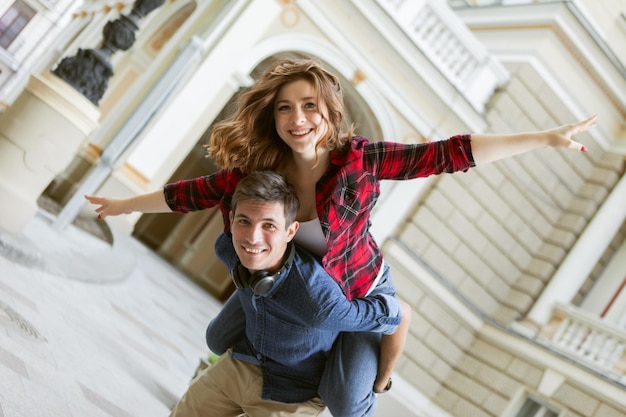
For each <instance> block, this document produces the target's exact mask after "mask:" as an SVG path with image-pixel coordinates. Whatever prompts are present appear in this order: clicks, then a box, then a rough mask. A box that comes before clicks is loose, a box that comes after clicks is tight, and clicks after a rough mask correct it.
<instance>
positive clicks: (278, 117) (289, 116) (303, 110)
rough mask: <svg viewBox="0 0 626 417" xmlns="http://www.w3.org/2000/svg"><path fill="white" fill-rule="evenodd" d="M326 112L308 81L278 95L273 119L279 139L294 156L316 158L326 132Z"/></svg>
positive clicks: (287, 85)
mask: <svg viewBox="0 0 626 417" xmlns="http://www.w3.org/2000/svg"><path fill="white" fill-rule="evenodd" d="M326 113H327V109H326V106H325V104H324V103H320V102H319V99H318V94H317V91H316V90H315V88H314V86H313V84H311V83H310V82H309V81H307V80H296V81H292V82H290V83H287V84H285V85H283V86H282V87H281V88H280V90H279V91H278V94H277V95H276V103H275V107H274V119H275V121H276V131H277V132H278V135H279V136H280V138H281V139H282V140H283V141H284V142H285V143H286V144H287V145H288V146H289V147H290V148H291V150H292V151H293V152H294V153H301V154H310V155H315V144H316V143H317V142H318V141H319V140H320V138H321V137H322V136H323V135H324V134H325V133H326V132H327V130H328V125H327V122H326V117H324V116H326Z"/></svg>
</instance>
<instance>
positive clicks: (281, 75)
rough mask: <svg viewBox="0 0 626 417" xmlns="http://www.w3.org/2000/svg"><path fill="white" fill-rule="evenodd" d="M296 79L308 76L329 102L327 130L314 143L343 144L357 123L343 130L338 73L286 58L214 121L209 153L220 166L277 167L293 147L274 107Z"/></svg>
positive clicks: (248, 169) (330, 147)
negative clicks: (285, 138) (282, 131)
mask: <svg viewBox="0 0 626 417" xmlns="http://www.w3.org/2000/svg"><path fill="white" fill-rule="evenodd" d="M296 80H306V81H309V82H310V83H311V84H312V85H313V87H314V88H315V91H316V92H317V95H318V103H320V107H321V108H323V107H322V106H321V103H323V104H325V106H326V108H327V112H328V114H322V117H323V118H324V119H325V120H326V122H327V124H328V130H327V132H326V134H325V135H324V136H323V137H322V138H320V140H319V141H318V142H317V144H316V145H315V148H316V150H318V149H320V148H326V149H328V150H334V149H341V148H343V146H344V145H345V144H346V143H347V142H348V141H349V140H350V138H351V137H352V134H353V133H352V131H353V127H352V126H350V127H349V128H348V129H347V133H346V134H342V128H343V123H344V104H343V91H342V88H341V85H340V84H339V79H338V78H337V77H336V76H335V75H333V74H331V73H330V72H328V71H327V70H325V69H324V68H322V66H321V65H320V64H318V63H317V62H315V61H313V60H310V59H305V60H281V61H278V62H277V64H276V65H274V66H273V67H271V69H269V70H268V71H266V72H265V73H263V75H261V77H260V78H259V79H258V80H257V81H256V82H255V84H254V85H253V86H252V87H251V88H250V89H249V90H248V91H246V92H244V93H243V94H241V96H240V97H239V99H238V101H237V110H236V111H235V113H234V114H233V115H232V116H231V117H229V118H227V119H225V120H223V121H220V122H218V123H216V124H215V126H214V127H213V130H212V132H211V136H210V139H209V144H208V145H207V146H206V147H207V149H208V156H209V157H213V158H214V159H215V162H216V163H217V165H218V166H220V167H222V168H226V169H234V168H237V169H240V170H242V171H244V172H253V171H257V170H268V169H269V170H275V169H278V168H279V167H280V165H281V162H282V160H283V158H285V156H286V155H291V149H290V148H289V146H287V145H286V144H285V142H283V140H282V139H281V138H280V137H279V136H278V133H277V132H276V124H275V119H274V107H275V101H276V95H277V94H278V91H279V90H280V88H281V87H282V86H283V85H285V84H287V83H290V82H293V81H296Z"/></svg>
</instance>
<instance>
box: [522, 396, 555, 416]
mask: <svg viewBox="0 0 626 417" xmlns="http://www.w3.org/2000/svg"><path fill="white" fill-rule="evenodd" d="M558 416H559V410H558V409H556V408H554V407H552V406H548V405H546V404H544V403H542V402H540V401H537V400H535V399H534V398H530V397H529V398H526V401H525V402H524V405H522V408H520V409H519V411H518V412H517V414H515V417H558Z"/></svg>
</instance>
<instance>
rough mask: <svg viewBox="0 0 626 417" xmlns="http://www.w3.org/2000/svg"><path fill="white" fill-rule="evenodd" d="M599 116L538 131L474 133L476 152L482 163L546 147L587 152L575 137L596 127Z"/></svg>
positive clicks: (476, 158)
mask: <svg viewBox="0 0 626 417" xmlns="http://www.w3.org/2000/svg"><path fill="white" fill-rule="evenodd" d="M596 121H597V116H592V117H590V118H588V119H586V120H583V121H580V122H577V123H573V124H570V125H564V126H559V127H556V128H554V129H549V130H542V131H538V132H526V133H514V134H510V135H498V134H493V135H491V134H489V135H487V134H484V135H483V134H476V135H474V134H472V155H473V156H474V162H475V163H476V165H482V164H486V163H489V162H493V161H497V160H499V159H503V158H508V157H509V156H514V155H518V154H521V153H524V152H528V151H531V150H533V149H537V148H542V147H554V148H569V149H573V150H576V151H581V152H586V148H585V147H584V146H583V145H582V144H581V143H579V142H576V141H575V140H573V137H574V136H575V135H577V134H579V133H582V132H586V131H587V130H589V129H591V128H593V127H595V126H596Z"/></svg>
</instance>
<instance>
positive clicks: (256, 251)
mask: <svg viewBox="0 0 626 417" xmlns="http://www.w3.org/2000/svg"><path fill="white" fill-rule="evenodd" d="M244 249H245V250H246V252H248V253H261V252H263V249H248V248H244Z"/></svg>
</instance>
